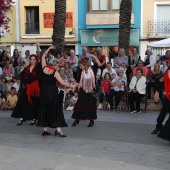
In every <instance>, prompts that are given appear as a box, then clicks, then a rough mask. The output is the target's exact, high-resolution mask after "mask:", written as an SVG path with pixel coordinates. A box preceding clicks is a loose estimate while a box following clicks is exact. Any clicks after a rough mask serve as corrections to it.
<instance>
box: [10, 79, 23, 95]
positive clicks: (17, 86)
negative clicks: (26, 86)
mask: <svg viewBox="0 0 170 170" xmlns="http://www.w3.org/2000/svg"><path fill="white" fill-rule="evenodd" d="M20 82H21V81H20V79H19V78H17V80H16V82H15V83H14V84H13V86H12V87H15V89H16V94H18V91H19V88H20Z"/></svg>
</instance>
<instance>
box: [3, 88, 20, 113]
mask: <svg viewBox="0 0 170 170" xmlns="http://www.w3.org/2000/svg"><path fill="white" fill-rule="evenodd" d="M17 101H18V96H17V95H16V89H15V87H12V88H11V91H10V94H9V95H8V97H7V101H6V103H5V105H4V110H11V109H14V108H15V106H16V104H17Z"/></svg>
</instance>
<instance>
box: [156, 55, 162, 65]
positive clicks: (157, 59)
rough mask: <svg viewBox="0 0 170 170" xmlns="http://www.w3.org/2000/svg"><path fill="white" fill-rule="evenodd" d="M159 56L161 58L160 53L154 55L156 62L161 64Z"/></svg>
mask: <svg viewBox="0 0 170 170" xmlns="http://www.w3.org/2000/svg"><path fill="white" fill-rule="evenodd" d="M160 58H161V55H160V54H157V56H156V63H159V64H161V60H160Z"/></svg>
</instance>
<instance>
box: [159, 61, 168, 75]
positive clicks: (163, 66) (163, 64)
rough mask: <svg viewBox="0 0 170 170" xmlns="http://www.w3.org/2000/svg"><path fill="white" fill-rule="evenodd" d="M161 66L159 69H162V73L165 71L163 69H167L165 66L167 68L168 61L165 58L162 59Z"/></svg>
mask: <svg viewBox="0 0 170 170" xmlns="http://www.w3.org/2000/svg"><path fill="white" fill-rule="evenodd" d="M161 64H162V68H161V71H162V73H163V74H164V73H165V71H166V70H167V68H168V61H167V60H162V63H161Z"/></svg>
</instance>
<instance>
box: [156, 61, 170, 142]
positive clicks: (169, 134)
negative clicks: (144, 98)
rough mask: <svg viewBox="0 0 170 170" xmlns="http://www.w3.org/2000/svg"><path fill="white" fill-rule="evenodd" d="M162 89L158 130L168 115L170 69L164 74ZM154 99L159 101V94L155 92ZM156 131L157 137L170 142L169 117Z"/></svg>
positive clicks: (169, 104) (169, 108)
mask: <svg viewBox="0 0 170 170" xmlns="http://www.w3.org/2000/svg"><path fill="white" fill-rule="evenodd" d="M169 61H170V60H169ZM164 88H165V98H164V99H163V103H162V104H163V107H162V109H161V112H160V114H159V116H158V119H157V128H159V125H162V122H163V120H164V118H165V116H166V114H167V113H168V112H169V113H170V67H169V68H168V69H167V71H166V72H165V74H164ZM154 97H155V101H156V102H157V101H158V100H159V93H158V92H156V94H155V96H154ZM157 130H158V131H159V130H160V132H159V133H158V137H160V138H162V139H164V140H168V141H169V142H170V116H169V118H168V120H167V121H166V123H165V125H164V126H163V127H161V128H160V129H157Z"/></svg>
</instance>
